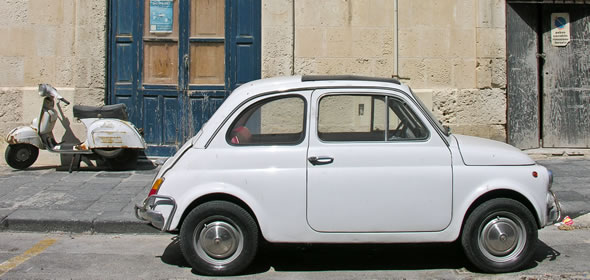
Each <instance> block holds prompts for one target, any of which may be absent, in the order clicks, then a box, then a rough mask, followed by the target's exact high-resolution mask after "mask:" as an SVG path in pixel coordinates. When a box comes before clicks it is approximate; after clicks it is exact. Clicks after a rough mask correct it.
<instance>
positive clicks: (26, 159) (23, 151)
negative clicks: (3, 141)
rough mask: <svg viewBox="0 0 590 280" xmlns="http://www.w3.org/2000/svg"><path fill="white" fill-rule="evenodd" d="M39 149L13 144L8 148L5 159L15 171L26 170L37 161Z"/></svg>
mask: <svg viewBox="0 0 590 280" xmlns="http://www.w3.org/2000/svg"><path fill="white" fill-rule="evenodd" d="M38 156H39V148H37V147H35V146H33V145H31V144H13V145H8V147H6V152H5V153H4V159H5V160H6V163H8V165H10V167H12V168H14V169H26V168H27V167H29V166H31V165H32V164H33V163H35V161H36V160H37V157H38Z"/></svg>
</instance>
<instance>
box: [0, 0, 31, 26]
mask: <svg viewBox="0 0 590 280" xmlns="http://www.w3.org/2000/svg"><path fill="white" fill-rule="evenodd" d="M27 2H29V1H28V0H14V1H0V26H4V27H7V26H12V25H21V24H26V23H27V22H28V20H29V13H28V11H27V10H28V5H27Z"/></svg>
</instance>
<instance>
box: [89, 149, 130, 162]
mask: <svg viewBox="0 0 590 280" xmlns="http://www.w3.org/2000/svg"><path fill="white" fill-rule="evenodd" d="M93 151H94V152H95V153H96V154H97V155H99V156H101V157H103V158H105V159H109V158H116V157H118V156H120V155H121V154H122V153H123V152H125V149H123V148H117V149H94V150H93Z"/></svg>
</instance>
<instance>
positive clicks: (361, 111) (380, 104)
mask: <svg viewBox="0 0 590 280" xmlns="http://www.w3.org/2000/svg"><path fill="white" fill-rule="evenodd" d="M318 137H319V138H320V139H321V140H324V141H376V142H384V141H399V140H416V139H425V138H427V137H428V130H426V128H425V126H424V125H423V124H422V122H421V121H420V120H419V119H418V117H417V116H416V115H415V114H414V112H413V111H412V110H411V108H410V107H408V105H407V104H406V103H405V102H403V101H402V100H400V99H397V98H393V97H388V96H378V95H354V94H343V95H328V96H324V97H322V98H321V99H320V103H319V116H318Z"/></svg>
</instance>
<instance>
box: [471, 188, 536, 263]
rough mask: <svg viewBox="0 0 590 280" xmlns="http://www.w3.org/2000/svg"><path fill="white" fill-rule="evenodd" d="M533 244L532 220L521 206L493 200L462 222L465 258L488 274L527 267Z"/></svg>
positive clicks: (503, 199)
mask: <svg viewBox="0 0 590 280" xmlns="http://www.w3.org/2000/svg"><path fill="white" fill-rule="evenodd" d="M536 242H537V226H536V222H535V218H534V217H533V215H532V214H531V212H530V211H529V210H528V208H526V207H525V206H524V205H523V204H522V203H520V202H518V201H516V200H513V199H508V198H496V199H492V200H489V201H486V202H484V203H482V204H481V205H479V206H478V207H477V208H475V210H474V211H473V212H472V213H471V214H470V215H469V217H468V218H467V220H466V221H465V225H464V228H463V233H462V236H461V244H462V245H463V250H464V251H465V255H466V256H467V258H468V259H469V260H470V261H471V263H473V264H474V265H475V266H476V267H477V268H479V269H481V270H482V271H484V272H489V273H503V272H509V271H515V270H519V269H521V268H523V266H525V265H527V264H528V263H529V262H530V261H531V260H532V257H533V254H534V250H535V245H536Z"/></svg>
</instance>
